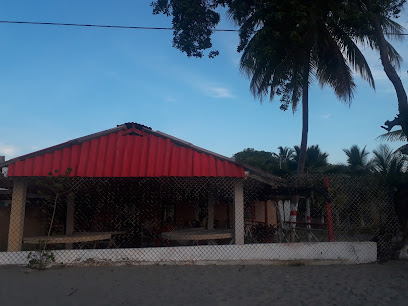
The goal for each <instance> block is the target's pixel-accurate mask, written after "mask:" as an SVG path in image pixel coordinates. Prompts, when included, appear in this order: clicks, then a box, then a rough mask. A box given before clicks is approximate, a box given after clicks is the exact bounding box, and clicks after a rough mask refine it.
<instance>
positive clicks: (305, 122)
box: [290, 50, 310, 242]
mask: <svg viewBox="0 0 408 306" xmlns="http://www.w3.org/2000/svg"><path fill="white" fill-rule="evenodd" d="M309 62H310V50H307V51H306V60H305V66H304V68H303V76H302V78H303V88H302V140H301V143H300V153H299V161H298V168H297V178H296V186H297V187H298V186H301V185H302V180H303V178H302V176H303V174H304V172H305V163H306V151H307V134H308V131H309V72H310V66H309ZM298 204H299V195H294V196H293V197H292V205H291V209H290V210H291V212H290V214H291V219H290V221H291V222H296V216H297V209H298ZM290 225H291V231H290V242H295V228H296V223H290Z"/></svg>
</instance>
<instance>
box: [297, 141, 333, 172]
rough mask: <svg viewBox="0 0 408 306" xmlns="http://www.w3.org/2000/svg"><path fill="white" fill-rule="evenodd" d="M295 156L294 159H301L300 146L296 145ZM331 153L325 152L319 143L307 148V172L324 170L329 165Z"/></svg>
mask: <svg viewBox="0 0 408 306" xmlns="http://www.w3.org/2000/svg"><path fill="white" fill-rule="evenodd" d="M294 148H295V156H294V160H295V161H296V162H298V161H299V157H300V147H299V146H295V147H294ZM328 156H329V153H327V152H323V151H322V150H321V149H320V147H319V145H313V146H310V147H308V148H307V150H306V161H305V172H306V173H313V172H323V171H324V170H325V169H326V168H327V167H328V165H329V163H328V162H327V158H328Z"/></svg>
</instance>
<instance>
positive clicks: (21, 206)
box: [7, 179, 27, 252]
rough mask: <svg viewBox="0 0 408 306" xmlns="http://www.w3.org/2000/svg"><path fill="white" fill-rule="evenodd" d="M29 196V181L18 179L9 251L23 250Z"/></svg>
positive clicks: (15, 189)
mask: <svg viewBox="0 0 408 306" xmlns="http://www.w3.org/2000/svg"><path fill="white" fill-rule="evenodd" d="M26 197H27V181H25V180H24V179H16V180H15V181H14V187H13V197H12V199H11V212H10V224H9V232H8V245H7V251H8V252H17V251H21V247H22V245H23V232H24V216H25V203H26Z"/></svg>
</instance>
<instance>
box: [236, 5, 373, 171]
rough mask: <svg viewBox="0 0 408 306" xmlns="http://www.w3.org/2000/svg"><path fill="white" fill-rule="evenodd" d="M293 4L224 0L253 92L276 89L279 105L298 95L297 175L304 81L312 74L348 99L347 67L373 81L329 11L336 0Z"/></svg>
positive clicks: (305, 126)
mask: <svg viewBox="0 0 408 306" xmlns="http://www.w3.org/2000/svg"><path fill="white" fill-rule="evenodd" d="M328 2H330V5H329V4H328ZM298 4H299V3H294V2H292V1H268V2H266V3H265V2H264V1H259V2H257V1H254V2H251V4H247V5H236V7H234V6H230V9H229V12H230V14H231V16H232V17H233V18H234V20H235V21H236V22H237V23H238V25H239V26H240V28H241V30H240V31H241V33H240V37H241V43H240V46H239V49H238V50H239V51H241V50H243V55H242V58H241V69H242V71H243V72H244V73H246V74H247V75H248V77H250V78H251V83H250V89H251V91H252V93H253V94H254V96H255V97H259V98H260V99H261V100H262V99H263V98H264V97H265V96H266V95H268V94H269V97H270V99H271V100H272V99H273V97H274V96H275V95H280V96H281V102H282V108H284V109H285V108H287V107H288V106H289V105H290V104H291V105H292V110H293V111H295V110H296V109H297V107H298V103H299V101H300V98H302V121H303V125H302V140H301V145H300V157H299V163H298V174H299V175H301V174H302V173H303V172H304V166H305V161H306V149H307V136H308V117H309V113H308V112H309V107H308V104H309V95H308V94H309V92H308V90H309V85H310V83H311V82H312V81H313V80H314V79H316V80H317V81H318V82H319V83H320V84H321V85H325V84H328V85H329V86H331V87H332V88H333V90H334V92H335V93H336V95H337V96H338V97H339V99H341V100H342V101H344V102H346V103H350V102H351V99H352V97H353V90H354V88H355V83H354V81H353V76H352V72H351V67H353V68H355V70H356V71H357V72H358V73H359V74H361V75H362V76H363V78H365V79H366V80H368V81H369V83H370V85H371V86H373V87H374V80H373V78H372V75H371V71H370V68H369V67H368V64H367V62H366V61H365V58H364V56H363V55H362V53H361V52H360V50H359V49H358V47H357V46H356V44H355V43H354V42H353V40H352V39H351V38H350V37H349V36H348V35H347V34H346V33H345V32H344V31H343V30H342V28H341V27H340V26H338V23H337V21H335V20H334V19H333V18H332V17H330V16H331V12H332V11H333V10H334V8H333V7H338V5H341V4H339V3H338V1H314V2H311V3H308V4H307V5H306V4H304V3H302V4H303V5H298ZM329 7H330V9H329ZM295 16H296V17H295ZM260 25H261V27H260V28H259V29H258V30H257V31H256V32H255V31H254V28H255V27H258V26H260Z"/></svg>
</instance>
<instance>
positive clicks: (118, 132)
mask: <svg viewBox="0 0 408 306" xmlns="http://www.w3.org/2000/svg"><path fill="white" fill-rule="evenodd" d="M7 164H8V176H19V177H20V176H47V175H48V173H49V172H54V171H55V170H58V171H59V173H64V172H65V170H66V169H67V168H68V167H69V168H72V172H71V176H80V177H167V176H179V177H192V176H195V177H244V176H245V173H244V167H243V166H241V165H239V164H237V163H234V162H233V160H231V159H229V158H226V157H223V156H221V155H218V154H215V153H212V152H209V151H206V150H204V149H201V148H198V147H194V146H193V145H191V144H189V143H187V142H183V141H182V140H179V139H177V138H174V137H171V136H170V135H166V134H164V133H160V132H154V131H152V130H151V128H148V127H145V126H142V125H139V124H132V123H127V124H124V125H121V126H118V127H117V128H114V129H111V130H107V131H104V132H100V133H96V134H92V135H89V136H85V137H82V138H78V139H74V140H71V141H68V142H66V143H63V144H60V145H57V146H54V147H51V148H48V149H44V150H41V151H38V152H34V153H31V154H28V155H25V156H21V157H19V158H16V159H13V160H10V161H8V162H7Z"/></svg>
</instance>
